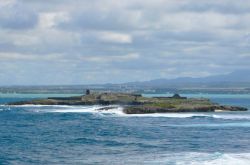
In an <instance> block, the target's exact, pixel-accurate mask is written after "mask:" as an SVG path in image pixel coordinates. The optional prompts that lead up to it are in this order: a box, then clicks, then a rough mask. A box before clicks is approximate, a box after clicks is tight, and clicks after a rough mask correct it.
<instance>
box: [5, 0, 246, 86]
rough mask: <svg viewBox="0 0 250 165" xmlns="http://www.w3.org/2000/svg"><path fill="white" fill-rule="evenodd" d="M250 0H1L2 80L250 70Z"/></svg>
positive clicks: (69, 80) (70, 80) (100, 79)
mask: <svg viewBox="0 0 250 165" xmlns="http://www.w3.org/2000/svg"><path fill="white" fill-rule="evenodd" d="M249 20H250V0H237V1H235V0H123V1H118V0H50V1H46V3H45V1H41V0H0V67H1V69H0V85H13V84H16V85H17V84H19V85H30V84H32V85H39V84H52V85H54V84H91V83H107V82H110V83H119V82H129V81H143V80H150V79H155V78H176V77H184V76H185V77H205V76H210V75H218V74H225V73H230V72H232V71H235V70H244V69H249V64H250V21H249Z"/></svg>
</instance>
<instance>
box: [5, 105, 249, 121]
mask: <svg viewBox="0 0 250 165" xmlns="http://www.w3.org/2000/svg"><path fill="white" fill-rule="evenodd" d="M3 106H5V105H3ZM8 107H12V106H8ZM13 107H24V108H28V110H32V111H36V112H54V113H56V112H58V113H99V114H113V115H114V116H116V117H165V118H192V117H211V118H217V119H225V120H241V119H246V120H250V113H247V112H244V113H243V112H242V113H240V114H239V113H237V112H232V113H224V112H221V113H151V114H125V113H123V111H122V110H123V108H122V107H121V106H118V105H112V106H100V105H94V106H69V105H30V104H27V105H18V106H13ZM105 107H109V108H110V107H114V108H111V109H109V110H99V109H101V108H105Z"/></svg>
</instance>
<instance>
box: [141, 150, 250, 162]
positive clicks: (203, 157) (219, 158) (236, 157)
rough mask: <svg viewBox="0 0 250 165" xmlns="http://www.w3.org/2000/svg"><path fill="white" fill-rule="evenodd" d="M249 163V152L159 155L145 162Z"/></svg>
mask: <svg viewBox="0 0 250 165" xmlns="http://www.w3.org/2000/svg"><path fill="white" fill-rule="evenodd" d="M249 163H250V153H239V154H230V153H229V154H227V153H225V154H223V153H219V152H215V153H183V154H171V155H169V154H166V155H161V156H160V157H159V158H156V159H155V160H153V161H147V162H146V163H145V164H178V165H186V164H189V165H200V164H202V165H222V164H227V165H246V164H249Z"/></svg>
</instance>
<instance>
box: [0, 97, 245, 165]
mask: <svg viewBox="0 0 250 165" xmlns="http://www.w3.org/2000/svg"><path fill="white" fill-rule="evenodd" d="M72 95H73V94H72ZM165 95H168V94H165ZM165 95H161V96H165ZM48 96H51V95H44V94H43V95H42V94H33V95H27V94H26V95H25V94H0V104H1V105H0V164H1V165H5V164H6V165H9V164H13V165H22V164H24V165H29V164H36V165H37V164H38V165H39V164H41V165H42V164H74V165H75V164H76V165H77V164H84V165H85V164H90V165H91V164H93V165H94V164H107V165H112V164H114V165H116V164H117V165H123V164H124V165H127V164H143V165H144V164H146V165H147V164H148V165H151V164H153V165H158V164H163V165H189V164H190V165H203V164H204V165H217V164H218V165H224V164H226V165H247V164H250V111H247V112H217V113H171V114H145V115H126V114H123V113H122V108H121V107H118V108H117V109H115V110H110V111H97V110H96V109H98V106H31V105H26V106H6V105H4V104H5V103H7V102H11V101H19V100H27V99H34V98H43V97H48ZM53 96H55V95H53ZM56 96H61V95H59V94H58V95H56ZM63 96H64V95H63ZM67 96H69V95H67ZM146 96H148V97H151V96H156V95H146ZM183 96H187V97H206V98H210V99H211V100H212V101H214V102H217V103H221V104H228V105H239V106H245V107H248V108H249V109H250V94H244V95H242V94H183Z"/></svg>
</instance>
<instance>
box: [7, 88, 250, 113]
mask: <svg viewBox="0 0 250 165" xmlns="http://www.w3.org/2000/svg"><path fill="white" fill-rule="evenodd" d="M8 105H106V106H105V107H104V108H100V109H98V110H109V109H113V108H114V107H115V106H117V105H118V106H122V107H123V112H124V113H126V114H146V113H178V112H218V111H247V110H248V109H247V108H244V107H238V106H228V105H219V104H217V103H213V102H211V101H210V100H209V99H205V98H186V97H181V96H180V95H179V94H175V95H173V96H172V97H150V98H149V97H144V96H142V95H141V94H134V93H114V92H103V93H98V92H94V93H91V92H90V90H87V91H86V93H85V95H83V96H75V97H51V98H47V99H38V100H30V101H20V102H13V103H9V104H8Z"/></svg>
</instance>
